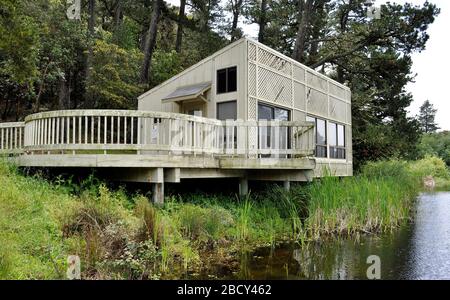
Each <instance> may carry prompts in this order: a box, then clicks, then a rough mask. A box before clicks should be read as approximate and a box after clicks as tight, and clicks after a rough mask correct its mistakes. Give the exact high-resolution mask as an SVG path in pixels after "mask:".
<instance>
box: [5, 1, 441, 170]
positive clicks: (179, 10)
mask: <svg viewBox="0 0 450 300" xmlns="http://www.w3.org/2000/svg"><path fill="white" fill-rule="evenodd" d="M77 1H78V0H77ZM77 1H65V0H31V1H28V0H27V1H25V0H0V118H1V121H3V122H4V121H14V120H22V119H23V118H24V116H26V115H27V114H29V113H32V112H38V111H45V110H53V109H75V108H116V109H133V108H136V106H137V96H138V95H139V94H140V93H142V92H143V91H144V90H146V89H148V88H150V87H152V86H155V85H157V84H159V83H160V82H162V81H164V80H166V79H168V78H170V77H171V76H173V75H175V74H177V73H179V72H180V71H181V70H183V69H185V68H187V67H189V66H190V65H192V64H194V63H196V62H197V61H199V60H201V59H202V58H204V57H206V56H208V55H210V54H211V53H213V52H215V51H217V50H218V49H220V48H222V47H223V46H225V45H227V44H229V43H231V42H233V41H234V40H236V39H238V38H240V37H241V36H242V35H243V31H242V28H240V24H242V22H243V23H244V24H256V27H257V28H258V32H257V37H255V38H257V39H258V40H259V41H260V42H262V43H264V44H266V45H268V46H270V47H272V48H274V49H276V50H278V51H280V52H282V53H284V54H286V55H288V56H290V57H292V58H293V59H295V60H297V61H299V62H301V63H303V64H306V65H308V66H310V67H311V68H314V69H316V70H318V71H320V72H323V73H325V74H327V75H328V76H331V77H332V78H334V79H336V80H337V81H339V82H341V83H344V84H346V85H348V86H349V87H350V88H351V90H352V93H353V98H352V114H353V145H354V153H355V154H354V155H355V163H356V164H358V163H359V162H361V161H365V160H372V159H379V158H385V157H392V156H397V157H404V158H408V159H409V158H415V157H416V156H417V155H419V154H420V151H419V147H418V145H419V140H420V137H421V126H420V122H419V120H417V119H415V118H411V117H408V116H407V107H408V106H409V104H410V103H411V101H412V100H413V98H412V95H411V94H409V93H407V92H406V90H405V86H406V84H408V83H409V82H411V81H413V80H414V74H412V71H411V67H412V59H411V54H412V53H414V52H420V51H422V50H424V49H425V47H426V42H427V40H428V38H429V36H428V34H427V29H428V26H429V25H430V24H431V23H433V21H434V19H435V18H436V16H437V15H438V14H439V8H437V7H436V6H435V5H433V4H431V3H429V2H424V4H423V5H421V6H414V5H411V4H404V5H398V4H394V3H388V4H387V5H383V6H381V15H380V16H381V17H380V18H369V17H368V15H367V9H368V8H369V7H370V6H371V5H372V4H373V3H372V2H373V1H368V0H223V1H219V0H180V1H179V3H178V6H174V5H171V4H169V3H168V2H166V1H164V0H82V1H81V17H80V18H79V19H78V18H77V19H75V20H72V19H69V18H68V17H67V10H68V8H69V7H70V5H72V4H73V3H76V2H77ZM171 3H173V2H171Z"/></svg>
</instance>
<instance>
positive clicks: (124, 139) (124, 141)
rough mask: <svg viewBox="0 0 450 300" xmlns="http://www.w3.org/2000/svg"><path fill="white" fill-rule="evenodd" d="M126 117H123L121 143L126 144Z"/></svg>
mask: <svg viewBox="0 0 450 300" xmlns="http://www.w3.org/2000/svg"><path fill="white" fill-rule="evenodd" d="M127 121H128V120H127V117H126V116H125V117H123V122H124V124H123V143H124V144H125V145H126V144H127V137H128V134H127V133H128V132H127Z"/></svg>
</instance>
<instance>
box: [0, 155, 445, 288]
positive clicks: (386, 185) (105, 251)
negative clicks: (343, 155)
mask: <svg viewBox="0 0 450 300" xmlns="http://www.w3.org/2000/svg"><path fill="white" fill-rule="evenodd" d="M428 175H432V176H434V177H435V178H436V179H437V180H443V181H447V180H448V178H449V177H450V176H449V175H448V170H447V169H446V168H445V165H444V166H443V165H442V161H439V159H436V158H426V159H424V160H421V161H417V162H403V161H398V160H392V161H385V162H377V163H369V164H367V165H366V166H365V167H364V168H363V169H362V171H361V174H359V175H357V176H354V177H349V178H336V177H324V178H322V179H320V180H315V181H314V182H313V183H310V184H301V185H300V184H299V185H292V187H291V190H290V191H288V192H287V191H284V190H283V189H282V188H280V187H279V186H276V185H274V186H271V187H269V188H268V189H266V191H265V192H260V193H257V194H256V193H252V194H249V195H247V197H245V198H244V199H239V198H237V197H234V196H224V195H208V194H202V193H195V194H184V195H182V196H180V195H172V196H169V197H167V198H166V201H165V205H164V206H162V207H159V206H158V207H156V206H153V205H152V204H151V203H150V201H149V199H148V198H147V197H145V196H143V195H129V194H127V193H126V192H125V191H124V190H123V189H120V188H119V189H116V190H115V191H112V190H111V189H110V188H108V187H107V185H105V184H104V183H102V182H100V181H99V180H97V179H96V177H95V176H90V177H89V178H88V179H87V180H85V181H84V182H83V183H82V184H80V185H77V184H74V183H73V182H72V181H71V180H70V179H69V180H64V179H62V178H56V179H55V180H54V182H49V181H48V180H45V179H43V178H42V177H41V176H40V175H39V174H37V175H31V176H30V174H26V175H24V174H23V173H22V171H20V170H18V169H17V168H16V167H14V166H12V165H10V164H7V163H5V162H2V161H0V182H1V184H2V193H0V215H1V216H2V217H1V218H0V240H1V241H2V243H1V244H0V278H1V279H50V278H51V279H60V278H64V276H65V275H64V274H65V270H66V258H67V256H68V255H73V254H75V255H79V256H80V258H81V260H82V276H83V278H85V279H86V278H92V279H123V278H128V279H147V278H153V279H154V278H159V277H160V276H163V277H164V276H166V274H170V273H171V272H174V266H179V268H180V269H182V270H184V271H185V272H186V271H188V270H191V269H193V270H195V269H196V268H198V267H199V266H202V264H203V263H204V259H205V258H204V257H205V255H204V254H205V253H208V254H211V253H217V257H216V258H215V259H216V260H220V259H221V258H222V257H221V255H224V256H226V255H228V254H230V253H240V252H241V251H244V252H246V251H249V250H251V249H253V248H255V247H258V246H272V247H274V246H275V245H276V244H277V243H278V242H283V241H288V240H289V241H297V242H298V243H301V244H305V243H306V242H307V241H309V240H311V239H315V238H318V237H324V236H328V235H336V234H338V235H341V234H342V235H347V234H359V233H374V232H379V231H385V230H392V229H393V228H395V227H397V226H399V225H400V224H401V223H402V222H405V221H407V220H408V219H409V218H410V215H411V214H410V210H411V209H412V207H413V201H414V199H415V197H416V195H417V193H418V192H419V191H420V187H421V181H422V178H423V177H424V176H428ZM306 245H307V244H306Z"/></svg>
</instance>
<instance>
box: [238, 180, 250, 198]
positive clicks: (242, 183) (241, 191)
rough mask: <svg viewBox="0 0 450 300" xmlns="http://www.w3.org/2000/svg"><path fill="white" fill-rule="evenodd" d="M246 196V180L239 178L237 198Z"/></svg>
mask: <svg viewBox="0 0 450 300" xmlns="http://www.w3.org/2000/svg"><path fill="white" fill-rule="evenodd" d="M247 195H248V179H247V177H241V178H240V179H239V196H240V197H245V196H247Z"/></svg>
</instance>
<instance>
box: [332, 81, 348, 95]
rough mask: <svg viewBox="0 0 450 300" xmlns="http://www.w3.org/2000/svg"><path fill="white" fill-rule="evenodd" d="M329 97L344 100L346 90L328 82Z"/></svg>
mask: <svg viewBox="0 0 450 300" xmlns="http://www.w3.org/2000/svg"><path fill="white" fill-rule="evenodd" d="M329 92H330V95H333V96H336V97H338V98H341V99H345V98H346V90H345V89H343V88H341V87H339V86H337V85H336V84H334V83H332V82H330V91H329Z"/></svg>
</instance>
